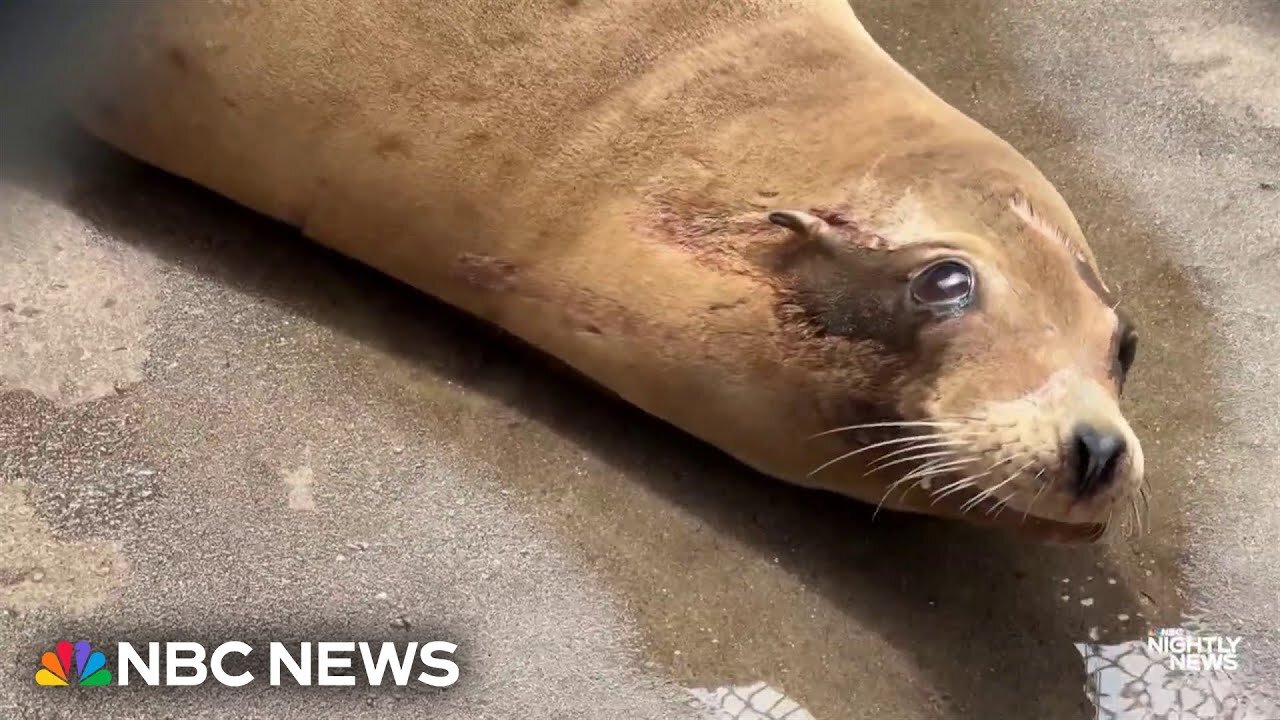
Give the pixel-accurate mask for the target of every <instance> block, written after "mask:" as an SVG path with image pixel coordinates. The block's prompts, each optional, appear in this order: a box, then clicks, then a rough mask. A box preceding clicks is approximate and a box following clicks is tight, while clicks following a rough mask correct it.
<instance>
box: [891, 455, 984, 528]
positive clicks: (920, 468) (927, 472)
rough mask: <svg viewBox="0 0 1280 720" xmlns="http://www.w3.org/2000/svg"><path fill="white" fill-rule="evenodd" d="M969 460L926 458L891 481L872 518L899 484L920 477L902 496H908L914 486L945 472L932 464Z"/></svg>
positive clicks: (947, 463) (944, 464)
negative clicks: (933, 467) (909, 470)
mask: <svg viewBox="0 0 1280 720" xmlns="http://www.w3.org/2000/svg"><path fill="white" fill-rule="evenodd" d="M968 462H970V460H969V459H968V458H965V459H963V460H950V461H948V460H944V459H936V460H926V461H925V462H923V463H921V464H920V465H917V466H916V467H915V468H914V469H913V470H911V472H909V473H907V474H905V475H903V476H902V477H900V478H898V479H897V480H895V481H893V482H892V483H889V487H888V488H886V489H885V491H884V494H883V495H881V496H880V502H879V503H877V504H876V509H875V512H873V513H871V519H872V520H875V519H876V516H877V515H879V514H880V508H881V507H883V506H884V502H885V500H888V499H889V496H891V495H892V494H893V491H894V490H895V489H897V487H898V486H899V485H901V484H903V483H905V482H907V481H908V480H910V479H912V478H913V477H919V479H918V480H916V482H914V483H912V484H911V485H908V486H907V489H906V491H905V492H903V494H902V497H903V498H906V496H907V493H910V492H911V489H912V488H913V487H916V486H917V485H919V484H920V483H922V482H924V481H925V480H928V479H929V478H930V477H932V476H933V475H934V474H936V473H940V472H945V470H944V469H941V468H935V469H930V468H931V467H932V466H938V465H939V464H941V465H942V466H947V465H951V464H955V463H968ZM920 473H924V474H923V475H920Z"/></svg>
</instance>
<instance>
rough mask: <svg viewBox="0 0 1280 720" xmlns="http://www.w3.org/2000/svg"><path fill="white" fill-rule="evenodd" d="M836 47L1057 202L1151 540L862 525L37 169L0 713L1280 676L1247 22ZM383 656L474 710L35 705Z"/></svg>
mask: <svg viewBox="0 0 1280 720" xmlns="http://www.w3.org/2000/svg"><path fill="white" fill-rule="evenodd" d="M855 8H856V9H857V10H858V11H859V13H860V14H861V17H862V18H863V19H864V21H865V22H866V24H867V25H868V29H869V30H870V31H871V32H872V34H873V35H875V36H876V37H877V38H878V39H879V40H880V41H881V42H882V43H883V44H884V45H885V46H886V48H887V49H888V50H889V51H890V52H891V53H893V54H894V55H895V56H896V57H898V58H899V59H900V60H901V61H902V62H903V63H904V65H906V66H907V67H908V68H909V69H911V70H912V71H914V72H916V73H918V75H919V76H920V77H921V78H922V79H923V80H924V81H925V82H926V83H928V84H929V85H930V86H932V87H934V88H935V89H936V90H937V91H938V92H939V93H940V94H941V95H943V96H944V97H945V98H946V99H948V100H949V101H951V102H952V103H954V104H956V105H957V106H958V107H961V108H962V109H964V110H966V111H967V112H970V113H971V114H973V115H974V116H975V117H977V118H978V119H979V120H981V121H983V122H984V123H986V124H988V126H990V127H992V128H993V129H994V130H995V131H997V132H998V133H1000V134H1001V135H1003V136H1004V137H1006V138H1007V139H1009V140H1010V141H1011V142H1012V143H1014V144H1015V145H1016V146H1018V147H1019V148H1020V149H1022V150H1023V151H1024V152H1025V153H1026V154H1027V155H1029V156H1030V157H1031V158H1032V159H1033V160H1035V161H1036V162H1037V163H1039V164H1040V165H1041V167H1042V168H1043V169H1044V170H1045V171H1046V173H1047V174H1048V175H1049V176H1050V177H1052V178H1053V179H1054V180H1055V182H1057V183H1058V184H1059V186H1060V188H1061V189H1062V190H1063V192H1064V194H1065V195H1066V196H1067V197H1068V199H1069V200H1070V201H1071V202H1072V204H1073V207H1075V208H1076V212H1077V214H1078V215H1079V217H1080V220H1081V223H1082V225H1083V226H1084V228H1085V231H1086V233H1088V235H1089V236H1090V238H1091V239H1092V242H1093V245H1094V247H1095V249H1096V251H1097V252H1098V254H1099V256H1100V260H1101V261H1102V263H1103V265H1104V267H1106V268H1107V269H1108V271H1109V272H1108V277H1109V279H1110V280H1111V281H1112V282H1113V283H1114V284H1115V285H1118V286H1119V287H1120V289H1121V291H1122V295H1123V297H1124V300H1123V302H1124V303H1125V304H1126V306H1127V307H1128V309H1129V310H1130V312H1131V313H1132V314H1133V315H1134V316H1135V317H1136V319H1137V320H1138V322H1139V323H1141V329H1142V346H1141V350H1140V360H1139V364H1138V366H1137V369H1136V370H1135V372H1134V375H1133V379H1132V381H1131V384H1130V386H1129V389H1128V398H1127V400H1126V403H1127V406H1128V410H1129V412H1130V413H1131V416H1132V417H1133V419H1134V422H1135V426H1136V428H1137V429H1138V431H1139V432H1140V433H1141V434H1142V436H1143V437H1144V441H1145V444H1146V447H1147V456H1148V464H1149V465H1148V473H1149V475H1150V477H1151V478H1152V483H1153V490H1154V491H1155V493H1156V498H1155V500H1156V503H1155V506H1154V508H1153V515H1152V520H1153V522H1154V526H1153V529H1152V531H1151V532H1150V533H1149V534H1148V535H1147V536H1145V537H1143V538H1140V539H1138V540H1136V541H1133V542H1126V543H1122V544H1120V545H1119V546H1117V547H1114V548H1109V549H1106V548H1095V549H1089V550H1066V549H1054V548H1037V547H1026V546H1015V545H1011V544H1010V543H1009V542H1008V540H1007V539H1006V538H1003V537H997V536H992V535H989V534H986V533H982V532H980V531H976V530H972V529H968V528H964V527H959V526H956V525H954V524H948V523H942V522H937V521H932V520H928V519H922V518H910V517H900V516H893V515H887V514H883V513H882V514H881V515H880V516H879V517H878V518H877V519H876V520H875V521H874V522H873V521H872V519H871V511H870V509H869V508H866V507H864V506H861V505H858V504H856V503H852V502H846V501H843V500H840V499H838V498H833V497H831V496H829V495H826V494H823V493H818V492H811V491H803V490H799V489H796V488H791V487H785V486H782V485H781V484H779V483H777V482H774V481H771V480H769V479H766V478H762V477H759V476H757V475H755V474H753V473H751V472H749V471H747V470H745V469H743V468H742V467H741V466H739V465H737V464H735V463H733V462H731V461H729V460H728V459H726V458H724V457H723V456H722V455H721V454H719V453H718V452H716V451H714V450H712V449H710V448H707V447H706V446H703V445H701V444H699V443H696V442H694V441H692V440H690V439H689V438H687V437H685V436H683V435H682V434H681V433H679V432H677V431H675V430H673V429H671V428H669V427H667V426H664V425H662V424H661V423H658V422H656V421H654V420H652V419H651V418H648V417H646V416H644V415H643V414H641V413H639V412H637V411H635V410H634V409H632V408H629V407H627V406H625V405H622V404H621V403H619V402H617V401H615V400H613V399H611V398H609V397H607V396H605V395H603V394H602V393H600V392H599V391H598V390H596V389H595V388H592V387H590V386H589V385H587V384H585V383H583V382H581V381H579V380H577V379H575V378H573V377H572V376H570V375H569V374H568V373H566V372H564V371H563V370H561V369H560V368H558V367H556V365H555V363H553V362H551V361H549V360H547V359H545V358H542V357H540V356H538V355H536V354H535V353H532V352H530V351H528V350H526V349H524V348H522V347H521V346H519V345H518V344H517V343H515V342H513V341H511V340H510V339H508V338H505V337H503V336H501V334H500V333H497V332H495V331H493V330H491V329H488V328H485V327H483V326H481V325H479V324H478V323H475V322H472V321H470V320H469V319H467V318H465V317H462V316H460V315H459V314H457V313H455V312H453V311H451V310H449V309H448V308H446V307H443V306H441V305H440V304H438V303H435V302H433V301H431V300H430V299H428V298H425V297H423V296H421V295H420V294H419V293H416V292H413V291H411V290H409V289H407V288H404V287H402V286H399V285H397V284H395V283H393V282H390V281H388V280H387V279H386V278H384V277H381V276H379V275H377V274H376V273H373V272H371V271H369V270H366V269H364V268H362V267H360V266H358V265H357V264H355V263H352V262H349V261H347V260H344V259H342V258H338V257H335V256H334V255H333V254H331V253H328V252H326V251H324V250H322V249H320V248H318V247H316V246H314V245H313V244H310V243H307V242H305V241H303V240H301V239H300V238H298V237H297V235H296V233H295V232H293V231H291V230H290V229H288V228H284V227H281V226H279V225H277V224H274V223H270V222H266V221H264V220H262V219H261V218H259V217H256V216H254V215H253V214H252V213H249V212H247V211H245V210H243V209H240V208H237V207H235V206H233V205H231V204H230V203H228V202H226V201H224V200H221V199H219V198H216V197H214V196H212V195H211V194H209V193H207V192H204V191H202V190H199V189H197V188H194V187H191V186H189V185H187V184H185V183H181V182H177V181H175V180H173V179H172V178H168V177H166V176H164V175H162V174H161V173H158V172H155V171H152V170H149V169H146V168H143V167H140V166H138V165H136V164H134V163H132V162H130V161H127V160H125V159H123V158H120V157H118V156H116V155H114V154H113V153H111V152H109V151H106V150H104V149H101V148H99V147H97V146H95V145H94V144H92V143H88V142H86V141H84V140H83V138H79V137H78V136H77V135H75V134H74V133H69V134H66V135H59V136H58V137H59V139H60V141H59V143H58V145H59V147H61V148H62V149H63V150H64V151H65V152H64V153H63V155H62V157H61V158H60V162H58V163H54V164H44V165H42V166H40V167H36V168H29V167H28V168H25V169H23V170H21V171H18V170H14V172H11V173H10V178H9V180H8V182H7V184H5V185H4V186H3V187H0V207H2V208H3V210H0V231H2V232H3V235H2V236H0V237H2V238H3V242H0V258H2V259H3V265H2V266H0V280H3V282H2V283H0V308H4V307H7V306H8V305H12V306H13V308H12V310H2V309H0V328H3V331H4V332H3V335H0V350H3V354H0V451H2V452H3V453H4V454H3V455H0V458H3V460H2V461H0V469H2V470H3V475H0V481H2V482H3V485H0V492H3V493H4V494H3V495H0V519H11V521H12V524H11V525H6V527H10V528H12V532H11V533H10V534H9V536H8V537H7V538H5V539H4V541H3V542H0V551H2V554H0V602H2V603H3V608H4V609H5V615H4V616H3V617H0V646H2V647H4V648H6V654H5V658H4V660H3V661H0V715H3V716H5V717H10V716H16V717H53V716H59V715H60V714H66V713H71V712H73V711H87V710H89V709H91V708H92V709H94V710H95V711H96V712H99V713H104V716H111V717H125V716H129V717H137V716H138V713H140V712H142V708H146V711H147V712H150V713H151V716H156V717H159V716H163V715H165V714H182V715H184V716H187V715H190V716H196V715H199V714H202V715H205V716H214V715H218V714H223V715H225V714H228V713H235V714H238V715H240V716H244V717H248V716H249V711H248V710H247V708H249V707H253V708H254V710H253V712H257V713H262V714H264V715H268V716H272V717H298V716H304V715H313V716H314V715H317V714H319V715H321V716H326V715H333V714H335V713H336V714H341V715H342V716H344V717H346V716H369V717H386V716H392V715H397V714H400V713H409V712H423V713H427V712H431V713H434V714H432V716H440V717H481V716H489V717H515V716H522V717H523V716H528V717H584V718H605V717H654V718H656V717H684V716H688V712H687V711H686V710H684V709H683V707H682V706H681V699H680V698H681V692H682V691H681V689H680V686H687V687H694V686H699V687H716V686H719V685H726V684H733V685H750V684H751V683H754V682H756V681H758V680H763V681H766V682H768V683H769V684H770V685H772V686H774V687H776V688H779V689H780V690H782V691H784V692H786V693H787V694H788V695H790V696H792V697H794V698H796V699H797V700H799V701H800V702H801V703H803V704H804V705H805V706H806V707H807V708H808V710H809V711H810V712H812V713H813V715H814V716H815V717H817V718H820V719H823V720H827V719H831V718H854V717H886V718H934V717H939V718H983V719H986V718H1024V717H1037V718H1047V719H1049V718H1051V719H1056V718H1064V719H1065V718H1086V717H1091V714H1090V712H1089V708H1090V704H1089V703H1088V702H1087V700H1086V699H1085V697H1084V695H1083V693H1082V685H1083V683H1084V679H1085V678H1084V673H1083V664H1082V662H1081V658H1080V656H1079V654H1078V652H1077V650H1076V649H1075V647H1074V646H1073V643H1075V642H1081V641H1084V640H1085V639H1087V638H1088V637H1090V634H1091V630H1092V629H1095V628H1096V631H1095V632H1094V635H1095V636H1096V637H1101V638H1103V639H1108V640H1118V639H1127V638H1134V637H1140V636H1141V635H1142V634H1143V633H1144V632H1145V630H1146V628H1147V627H1148V626H1151V625H1155V626H1162V625H1168V624H1175V623H1176V621H1177V619H1178V617H1179V614H1180V613H1181V612H1183V611H1184V610H1188V609H1206V610H1208V611H1209V612H1210V614H1211V615H1214V616H1215V617H1216V618H1218V619H1219V620H1220V622H1221V623H1222V624H1224V625H1227V626H1230V627H1233V628H1236V629H1238V630H1239V632H1240V633H1241V634H1243V635H1245V636H1246V643H1248V646H1247V647H1248V648H1250V652H1252V653H1254V654H1255V656H1254V657H1252V658H1251V660H1252V662H1253V667H1254V668H1255V669H1259V670H1260V671H1261V672H1262V673H1263V674H1266V673H1268V672H1269V673H1270V674H1271V675H1272V676H1280V660H1277V656H1276V655H1275V654H1270V653H1272V652H1273V650H1270V649H1268V648H1269V646H1268V643H1269V642H1271V643H1274V642H1275V639H1276V638H1275V636H1274V633H1275V626H1274V622H1273V620H1272V621H1268V618H1272V619H1274V618H1275V617H1277V616H1280V612H1277V608H1276V605H1275V603H1276V600H1275V598H1276V597H1277V592H1276V591H1277V588H1280V581H1278V580H1277V579H1276V577H1275V575H1274V573H1275V572H1276V571H1275V568H1276V567H1277V564H1276V563H1275V547H1276V546H1277V542H1278V541H1280V530H1278V529H1277V520H1276V515H1277V512H1276V510H1275V508H1276V507H1277V504H1278V503H1277V498H1276V496H1275V490H1274V487H1275V485H1274V482H1271V478H1272V477H1274V473H1273V472H1270V471H1271V470H1274V458H1275V457H1276V447H1275V440H1274V438H1275V437H1276V430H1277V429H1280V427H1278V426H1277V411H1276V410H1275V408H1274V407H1272V406H1271V404H1270V403H1269V402H1268V400H1267V398H1269V397H1274V395H1275V388H1274V383H1275V380H1274V379H1273V378H1274V373H1273V372H1269V371H1273V369H1274V367H1275V364H1274V361H1273V360H1272V359H1271V358H1274V357H1275V353H1277V352H1280V347H1275V344H1276V343H1277V342H1280V338H1277V334H1276V333H1275V331H1274V329H1275V328H1276V327H1277V326H1280V323H1278V322H1277V318H1276V311H1275V310H1274V308H1275V307H1276V301H1277V300H1280V297H1277V296H1276V295H1277V292H1278V291H1277V286H1276V284H1275V283H1274V281H1273V280H1272V279H1271V278H1270V277H1268V276H1267V275H1266V274H1265V272H1263V270H1264V269H1265V267H1267V266H1266V263H1267V262H1268V258H1270V261H1271V267H1273V268H1274V267H1275V264H1276V263H1275V262H1274V261H1275V259H1276V257H1277V255H1275V254H1274V253H1276V252H1280V250H1277V248H1280V236H1278V235H1277V227H1280V224H1278V223H1277V222H1276V221H1277V220H1278V219H1280V217H1277V214H1278V213H1280V209H1278V208H1280V192H1277V191H1273V190H1268V189H1266V188H1265V185H1266V184H1267V183H1269V182H1273V181H1274V182H1275V183H1280V152H1277V150H1276V148H1277V140H1280V136H1278V135H1277V132H1278V129H1277V127H1276V123H1275V122H1274V118H1275V115H1274V113H1275V112H1276V105H1275V104H1276V102H1277V100H1276V99H1275V98H1276V95H1277V94H1268V93H1267V92H1261V93H1260V92H1259V88H1264V89H1265V88H1267V87H1274V78H1275V77H1276V75H1275V74H1274V73H1271V72H1270V71H1269V70H1268V69H1267V68H1268V67H1269V66H1268V65H1267V62H1268V59H1269V58H1274V57H1275V55H1274V53H1272V54H1268V48H1274V43H1275V38H1276V37H1277V35H1278V34H1280V21H1278V20H1277V16H1278V15H1280V13H1277V12H1276V11H1275V10H1274V8H1273V6H1272V5H1271V4H1268V3H1266V2H1255V3H1249V2H1244V1H1243V0H1242V1H1240V2H1230V3H1217V4H1214V5H1204V4H1197V3H1189V2H1188V3H1183V2H1176V1H1168V0H1166V1H1164V2H1154V1H1151V2H1141V3H1130V4H1126V6H1125V7H1124V8H1119V9H1118V8H1116V7H1114V6H1113V5H1111V4H1104V3H1102V2H1100V1H1099V2H1092V1H1090V2H1079V1H1068V0H1063V1H1062V2H1049V1H1047V0H1041V1H1040V2H1032V3H1024V4H1018V5H1016V6H1004V5H1001V4H997V3H989V2H985V1H983V2H969V3H947V2H942V1H941V0H919V1H913V2H904V1H896V2H888V1H887V0H859V1H858V2H855ZM1206 28H1208V29H1209V30H1212V32H1209V31H1208V30H1206ZM1127 34H1132V35H1135V36H1136V37H1137V40H1133V39H1130V38H1129V37H1127ZM1268 82H1270V83H1272V85H1270V86H1268V85H1267V83H1268ZM72 148H77V150H75V151H74V152H73V151H72ZM11 169H12V168H11ZM1268 253H1272V254H1271V255H1268ZM29 309H30V310H34V311H35V312H34V313H32V312H30V311H28V310H29ZM24 311H28V312H25V313H24ZM1268 333H1269V335H1268ZM1113 581H1114V582H1113ZM1120 616H1125V619H1123V620H1122V619H1121V617H1120ZM405 623H408V624H409V626H410V627H420V628H430V630H429V632H430V633H436V634H441V633H442V634H446V635H452V637H454V638H457V639H458V640H457V641H458V642H459V644H460V645H463V646H464V648H470V655H465V656H464V657H465V658H466V659H465V664H464V671H466V672H468V673H470V674H471V675H470V677H471V679H470V680H468V681H467V683H465V684H460V685H459V686H458V687H457V688H455V689H453V690H451V691H448V692H445V693H440V694H438V695H428V696H423V695H421V694H409V693H391V692H365V693H360V694H356V695H351V696H334V695H327V694H325V693H320V694H319V695H308V694H306V693H291V694H283V695H280V694H275V695H272V694H252V695H246V694H244V693H240V694H235V693H221V694H219V693H214V692H210V693H207V694H205V695H196V694H192V693H184V694H176V693H158V694H157V693H154V692H153V693H152V694H149V695H147V696H146V697H145V698H143V697H140V696H132V695H128V696H126V697H125V698H123V699H122V698H120V697H119V696H114V697H111V696H97V697H96V698H93V697H88V696H80V697H79V698H78V699H75V700H70V701H69V700H66V699H60V698H58V697H53V696H50V695H49V694H48V693H44V694H41V693H36V692H35V690H36V689H35V688H34V687H32V686H31V683H30V678H29V674H30V673H31V672H34V663H35V659H36V658H37V657H38V655H39V652H41V651H43V649H45V647H44V646H45V645H47V644H49V643H50V642H52V641H53V639H56V638H60V637H63V636H64V635H66V634H67V633H68V632H71V631H72V630H82V631H84V632H88V633H90V634H92V635H93V636H94V637H107V638H111V637H119V638H121V639H134V638H136V637H138V636H139V635H142V636H144V637H145V636H168V637H177V636H179V635H195V636H198V637H215V636H222V635H227V634H236V635H239V636H241V637H259V638H267V637H268V636H271V639H276V637H275V635H280V634H284V635H286V636H297V635H305V634H307V633H309V632H310V633H314V632H328V633H334V634H345V635H359V634H361V633H364V634H366V635H370V634H371V635H374V636H381V635H387V634H391V635H392V636H393V637H394V636H395V635H394V633H397V632H403V631H404V627H405ZM1268 633H1270V635H1268ZM139 703H145V704H139ZM249 703H251V704H252V705H250V704H249ZM334 716H336V715H334Z"/></svg>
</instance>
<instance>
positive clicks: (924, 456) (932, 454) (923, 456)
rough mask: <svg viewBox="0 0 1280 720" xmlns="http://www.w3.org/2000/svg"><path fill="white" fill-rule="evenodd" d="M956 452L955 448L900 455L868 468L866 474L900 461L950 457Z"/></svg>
mask: <svg viewBox="0 0 1280 720" xmlns="http://www.w3.org/2000/svg"><path fill="white" fill-rule="evenodd" d="M957 454H958V451H956V450H939V451H938V452H928V453H920V454H918V455H907V456H906V457H900V458H898V459H897V460H894V461H893V462H888V463H885V464H883V465H878V466H876V467H874V468H869V469H868V470H867V474H868V475H870V474H871V473H876V472H880V471H881V470H884V469H885V468H889V467H893V466H894V465H901V464H902V463H908V462H915V461H916V460H926V459H928V458H940V457H951V456H954V455H957Z"/></svg>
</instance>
